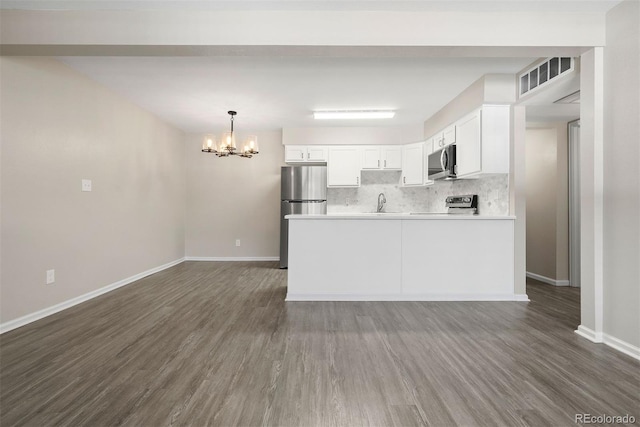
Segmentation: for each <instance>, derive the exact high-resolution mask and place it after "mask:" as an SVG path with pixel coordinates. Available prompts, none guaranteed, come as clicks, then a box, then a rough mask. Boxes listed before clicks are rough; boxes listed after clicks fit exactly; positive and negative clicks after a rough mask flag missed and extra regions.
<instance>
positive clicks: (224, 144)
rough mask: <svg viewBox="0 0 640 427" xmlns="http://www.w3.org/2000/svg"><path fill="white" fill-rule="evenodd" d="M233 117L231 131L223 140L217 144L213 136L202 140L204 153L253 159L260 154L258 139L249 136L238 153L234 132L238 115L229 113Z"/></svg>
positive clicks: (233, 112)
mask: <svg viewBox="0 0 640 427" xmlns="http://www.w3.org/2000/svg"><path fill="white" fill-rule="evenodd" d="M227 114H229V115H230V116H231V131H230V132H225V133H223V134H222V139H221V140H220V142H219V143H216V137H215V136H213V135H212V134H208V135H205V136H204V139H203V140H202V152H203V153H213V154H215V155H216V156H218V157H229V156H240V157H246V158H249V159H250V158H251V157H253V155H254V154H258V137H257V136H255V135H249V136H248V137H247V139H246V141H245V143H244V144H243V145H242V148H241V149H240V152H236V150H237V147H236V135H235V133H234V132H233V117H234V116H235V115H236V114H238V113H236V112H235V111H227Z"/></svg>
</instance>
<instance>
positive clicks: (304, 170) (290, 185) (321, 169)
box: [280, 166, 327, 268]
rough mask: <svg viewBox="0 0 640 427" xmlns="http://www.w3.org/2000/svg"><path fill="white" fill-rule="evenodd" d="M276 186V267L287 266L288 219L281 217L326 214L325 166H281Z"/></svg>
mask: <svg viewBox="0 0 640 427" xmlns="http://www.w3.org/2000/svg"><path fill="white" fill-rule="evenodd" d="M280 187H281V190H280V268H287V267H288V265H289V220H287V219H285V218H284V217H285V216H286V215H290V214H326V213H327V167H326V166H283V167H282V179H281V181H280Z"/></svg>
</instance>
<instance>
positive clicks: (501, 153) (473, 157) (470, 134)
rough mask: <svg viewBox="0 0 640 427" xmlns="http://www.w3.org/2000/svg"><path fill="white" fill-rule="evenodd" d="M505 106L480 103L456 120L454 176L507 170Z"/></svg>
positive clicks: (507, 146) (507, 124)
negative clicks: (479, 105)
mask: <svg viewBox="0 0 640 427" xmlns="http://www.w3.org/2000/svg"><path fill="white" fill-rule="evenodd" d="M509 114H510V112H509V106H508V105H484V106H482V108H481V109H478V110H476V111H474V112H472V113H471V114H469V115H467V116H465V117H464V118H462V119H461V120H459V121H458V122H457V123H456V165H457V176H458V178H464V177H471V176H475V175H478V174H482V175H490V174H505V173H509V132H510V131H509V126H510V124H509V120H510V119H509Z"/></svg>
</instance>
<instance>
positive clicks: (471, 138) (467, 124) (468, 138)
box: [456, 110, 482, 177]
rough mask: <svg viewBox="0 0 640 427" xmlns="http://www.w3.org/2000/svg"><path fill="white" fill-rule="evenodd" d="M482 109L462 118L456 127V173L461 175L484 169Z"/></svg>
mask: <svg viewBox="0 0 640 427" xmlns="http://www.w3.org/2000/svg"><path fill="white" fill-rule="evenodd" d="M481 115H482V114H481V111H480V110H476V111H474V112H473V113H471V114H469V115H468V116H466V117H465V118H463V119H462V120H460V121H459V122H458V123H457V125H456V127H457V130H458V141H457V142H456V175H457V176H459V177H463V176H468V175H472V174H476V173H479V172H481V171H482V153H481V151H482V143H481V137H482V135H481V133H480V126H481V124H480V123H481V122H480V117H481Z"/></svg>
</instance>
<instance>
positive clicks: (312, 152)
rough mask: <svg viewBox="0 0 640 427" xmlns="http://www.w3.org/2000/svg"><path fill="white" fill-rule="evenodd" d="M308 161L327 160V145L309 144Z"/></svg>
mask: <svg viewBox="0 0 640 427" xmlns="http://www.w3.org/2000/svg"><path fill="white" fill-rule="evenodd" d="M307 161H309V162H326V161H327V147H324V146H321V145H315V146H314V145H309V146H308V147H307Z"/></svg>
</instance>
